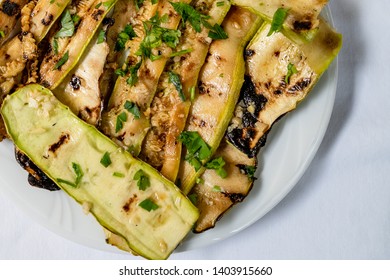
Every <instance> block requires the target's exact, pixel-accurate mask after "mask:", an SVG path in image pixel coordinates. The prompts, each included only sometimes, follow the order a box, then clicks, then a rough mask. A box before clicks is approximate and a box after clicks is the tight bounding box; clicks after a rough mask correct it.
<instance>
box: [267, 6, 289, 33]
mask: <svg viewBox="0 0 390 280" xmlns="http://www.w3.org/2000/svg"><path fill="white" fill-rule="evenodd" d="M287 13H288V9H284V8H279V9H277V10H276V12H275V14H274V16H273V18H272V23H271V28H270V30H269V32H268V34H267V36H271V35H272V34H273V33H276V32H280V30H282V27H283V23H284V21H285V20H286V17H287Z"/></svg>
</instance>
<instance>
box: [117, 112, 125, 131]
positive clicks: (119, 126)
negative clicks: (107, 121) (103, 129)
mask: <svg viewBox="0 0 390 280" xmlns="http://www.w3.org/2000/svg"><path fill="white" fill-rule="evenodd" d="M126 121H127V114H126V112H122V113H120V114H119V115H118V116H117V117H116V124H115V132H118V131H120V130H121V129H122V128H123V123H124V122H126Z"/></svg>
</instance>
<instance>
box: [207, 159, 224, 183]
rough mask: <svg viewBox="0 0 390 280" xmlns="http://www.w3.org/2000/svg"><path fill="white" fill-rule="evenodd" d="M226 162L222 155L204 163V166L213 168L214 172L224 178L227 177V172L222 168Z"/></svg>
mask: <svg viewBox="0 0 390 280" xmlns="http://www.w3.org/2000/svg"><path fill="white" fill-rule="evenodd" d="M225 164H226V162H225V161H224V159H223V158H222V157H218V158H215V159H213V160H211V161H209V162H207V163H206V164H205V167H206V168H207V169H214V170H215V172H217V174H218V175H219V176H220V177H221V178H226V177H227V172H226V170H225V169H224V168H223V167H224V165H225Z"/></svg>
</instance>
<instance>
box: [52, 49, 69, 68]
mask: <svg viewBox="0 0 390 280" xmlns="http://www.w3.org/2000/svg"><path fill="white" fill-rule="evenodd" d="M68 59H69V51H67V52H66V53H65V54H64V55H63V57H61V58H60V60H58V62H57V63H56V65H54V69H53V70H57V69H60V68H61V66H62V65H64V64H65V63H66V62H67V61H68Z"/></svg>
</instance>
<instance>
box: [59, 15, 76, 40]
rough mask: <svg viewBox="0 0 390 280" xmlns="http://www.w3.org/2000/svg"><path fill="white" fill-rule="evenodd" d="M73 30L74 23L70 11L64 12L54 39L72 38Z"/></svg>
mask: <svg viewBox="0 0 390 280" xmlns="http://www.w3.org/2000/svg"><path fill="white" fill-rule="evenodd" d="M74 29H75V27H74V22H73V20H72V16H71V14H70V11H69V10H66V11H65V13H64V15H63V16H62V18H61V29H60V30H59V31H58V32H57V33H56V34H55V35H54V38H64V37H72V36H73V34H74Z"/></svg>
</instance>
